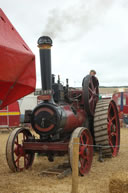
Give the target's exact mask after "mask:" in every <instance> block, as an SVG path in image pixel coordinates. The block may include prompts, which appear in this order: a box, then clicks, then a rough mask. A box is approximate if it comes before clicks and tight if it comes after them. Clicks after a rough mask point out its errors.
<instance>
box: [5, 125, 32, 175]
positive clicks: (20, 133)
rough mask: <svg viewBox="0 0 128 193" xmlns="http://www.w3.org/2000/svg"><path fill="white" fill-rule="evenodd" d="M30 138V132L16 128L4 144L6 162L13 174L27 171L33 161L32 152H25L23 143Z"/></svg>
mask: <svg viewBox="0 0 128 193" xmlns="http://www.w3.org/2000/svg"><path fill="white" fill-rule="evenodd" d="M30 136H32V135H31V133H30V131H29V130H27V129H25V128H16V129H15V130H13V131H12V132H11V133H10V135H9V137H8V141H7V144H6V160H7V163H8V166H9V168H10V169H11V170H12V171H13V172H17V171H18V172H19V171H22V170H23V169H28V168H29V167H30V166H31V165H32V163H33V160H34V153H33V152H25V151H24V149H23V141H24V140H27V139H28V137H30Z"/></svg>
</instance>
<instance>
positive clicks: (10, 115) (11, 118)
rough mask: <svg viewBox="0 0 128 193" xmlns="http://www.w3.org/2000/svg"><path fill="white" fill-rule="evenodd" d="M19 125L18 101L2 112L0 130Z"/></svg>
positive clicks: (0, 113) (0, 112)
mask: <svg viewBox="0 0 128 193" xmlns="http://www.w3.org/2000/svg"><path fill="white" fill-rule="evenodd" d="M19 124H20V109H19V103H18V102H17V101H16V102H14V103H12V104H10V105H8V106H6V107H5V108H3V109H2V110H0V128H10V127H11V128H12V127H18V126H19Z"/></svg>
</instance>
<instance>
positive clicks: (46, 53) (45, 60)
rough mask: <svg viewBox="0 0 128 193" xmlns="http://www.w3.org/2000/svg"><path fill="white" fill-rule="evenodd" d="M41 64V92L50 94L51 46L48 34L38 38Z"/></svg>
mask: <svg viewBox="0 0 128 193" xmlns="http://www.w3.org/2000/svg"><path fill="white" fill-rule="evenodd" d="M37 43H38V47H39V52H40V66H41V83H42V93H41V94H44V95H47V94H48V95H51V93H52V75H51V46H52V40H51V38H50V37H48V36H42V37H40V38H39V39H38V42H37Z"/></svg>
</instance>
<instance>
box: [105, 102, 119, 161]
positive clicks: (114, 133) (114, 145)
mask: <svg viewBox="0 0 128 193" xmlns="http://www.w3.org/2000/svg"><path fill="white" fill-rule="evenodd" d="M118 120H119V119H118V111H117V108H116V106H115V103H114V101H111V102H110V104H109V108H108V125H107V129H108V138H109V145H110V147H111V149H112V156H113V157H115V156H116V155H117V154H118V152H119V145H120V124H119V121H118Z"/></svg>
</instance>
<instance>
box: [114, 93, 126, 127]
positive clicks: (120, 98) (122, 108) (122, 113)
mask: <svg viewBox="0 0 128 193" xmlns="http://www.w3.org/2000/svg"><path fill="white" fill-rule="evenodd" d="M112 98H113V99H114V101H115V102H116V104H117V107H118V111H119V117H120V122H121V125H122V124H123V121H124V122H125V123H126V124H128V92H117V93H114V94H113V96H112Z"/></svg>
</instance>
